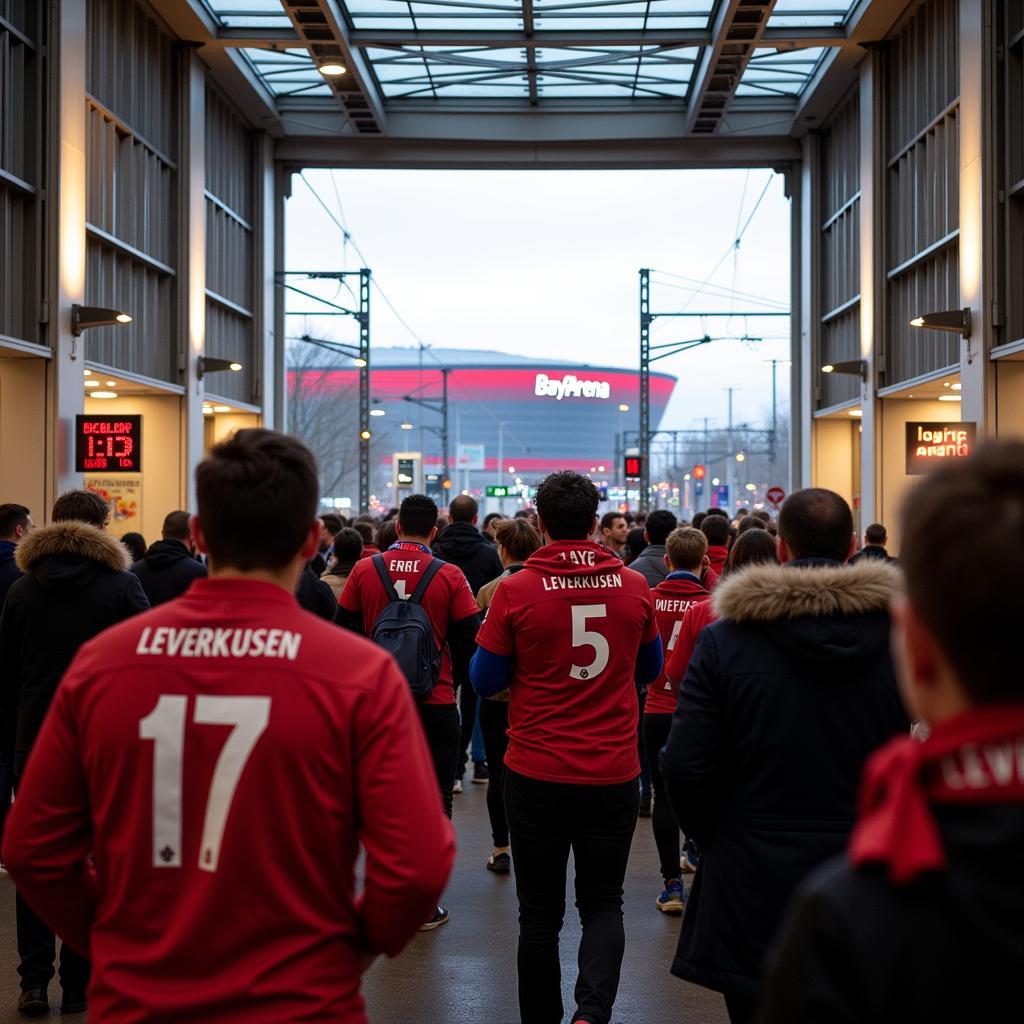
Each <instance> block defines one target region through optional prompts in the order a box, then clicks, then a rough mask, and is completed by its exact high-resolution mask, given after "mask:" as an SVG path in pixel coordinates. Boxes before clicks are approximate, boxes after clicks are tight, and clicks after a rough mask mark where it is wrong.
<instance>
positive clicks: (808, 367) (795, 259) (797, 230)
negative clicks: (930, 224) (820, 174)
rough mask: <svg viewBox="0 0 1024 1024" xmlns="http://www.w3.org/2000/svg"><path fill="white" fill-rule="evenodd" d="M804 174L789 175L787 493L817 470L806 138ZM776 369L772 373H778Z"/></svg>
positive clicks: (811, 196) (813, 180)
mask: <svg viewBox="0 0 1024 1024" xmlns="http://www.w3.org/2000/svg"><path fill="white" fill-rule="evenodd" d="M803 151H804V159H803V163H802V164H801V167H800V171H799V172H794V173H793V174H792V175H791V186H790V187H791V188H792V192H793V194H792V196H791V197H790V202H791V203H792V209H791V219H790V225H791V226H790V244H791V245H792V247H793V252H792V255H791V261H792V262H791V264H790V274H791V275H792V277H791V280H790V289H791V293H792V294H791V296H790V305H789V308H790V310H791V311H792V312H791V317H792V319H791V320H790V324H789V329H790V345H789V351H790V359H791V364H790V368H789V391H790V394H789V463H788V466H787V472H786V492H787V493H789V494H791V493H792V492H793V491H794V490H796V489H798V488H801V487H810V486H811V485H812V484H813V482H814V480H813V467H814V440H815V439H814V403H815V396H816V394H817V388H816V386H815V385H816V384H817V375H816V373H817V366H816V365H815V364H816V363H817V352H818V343H817V338H818V317H817V316H816V315H815V313H816V310H817V303H816V302H815V296H816V295H817V289H818V267H819V263H818V261H817V260H816V259H815V255H816V250H817V243H818V237H817V236H818V231H817V228H818V219H817V217H816V216H815V210H816V208H817V202H816V200H817V187H816V185H817V168H818V139H817V137H816V136H813V135H805V136H804V140H803ZM774 369H775V368H774V367H772V371H773V372H774Z"/></svg>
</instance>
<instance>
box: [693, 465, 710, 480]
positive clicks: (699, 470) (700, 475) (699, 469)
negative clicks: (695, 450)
mask: <svg viewBox="0 0 1024 1024" xmlns="http://www.w3.org/2000/svg"><path fill="white" fill-rule="evenodd" d="M707 473H708V471H707V470H706V469H705V468H704V467H703V466H701V465H697V466H694V467H693V479H694V480H703V479H704V477H706V476H707Z"/></svg>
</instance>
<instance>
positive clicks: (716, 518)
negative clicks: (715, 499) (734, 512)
mask: <svg viewBox="0 0 1024 1024" xmlns="http://www.w3.org/2000/svg"><path fill="white" fill-rule="evenodd" d="M716 511H717V509H711V511H710V512H708V514H707V515H706V516H705V517H704V519H703V520H702V521H701V524H700V531H701V533H703V534H704V536H705V537H707V539H708V565H709V571H708V578H707V584H708V586H709V587H713V586H714V585H715V584H716V583H717V582H718V578H719V577H720V576H721V575H722V573H723V572H724V571H725V563H726V562H727V561H728V560H729V539H730V537H731V536H732V529H731V527H730V526H729V520H728V519H727V518H726V517H725V516H724V515H712V514H711V512H716Z"/></svg>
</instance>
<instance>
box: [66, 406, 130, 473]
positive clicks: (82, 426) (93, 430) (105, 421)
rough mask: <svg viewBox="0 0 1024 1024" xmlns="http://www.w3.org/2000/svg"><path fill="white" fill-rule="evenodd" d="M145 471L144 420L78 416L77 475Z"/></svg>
mask: <svg viewBox="0 0 1024 1024" xmlns="http://www.w3.org/2000/svg"><path fill="white" fill-rule="evenodd" d="M97 471H98V472H102V473H139V472H141V471H142V417H141V416H76V417H75V472H77V473H94V472H97Z"/></svg>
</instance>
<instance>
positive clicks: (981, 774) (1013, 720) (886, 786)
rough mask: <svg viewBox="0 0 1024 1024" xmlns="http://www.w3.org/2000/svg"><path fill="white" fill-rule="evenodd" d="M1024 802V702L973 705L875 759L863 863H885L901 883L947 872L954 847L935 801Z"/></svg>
mask: <svg viewBox="0 0 1024 1024" xmlns="http://www.w3.org/2000/svg"><path fill="white" fill-rule="evenodd" d="M933 803H942V804H1014V803H1024V703H1018V704H1002V705H991V706H987V707H978V708H972V709H971V710H970V711H966V712H964V713H963V714H960V715H956V716H954V717H953V718H950V719H948V720H947V721H945V722H942V723H941V724H940V725H938V726H936V727H935V728H934V730H933V731H932V734H931V735H930V736H929V737H928V739H926V740H925V741H924V742H923V743H922V742H919V741H917V740H914V739H910V738H909V737H908V738H900V739H895V740H892V741H891V742H890V743H887V744H886V745H885V746H884V747H882V749H881V750H879V751H877V752H876V753H875V754H874V755H873V756H872V757H871V758H870V760H869V761H868V763H867V767H866V769H865V772H864V781H863V784H862V786H861V794H860V808H859V815H858V821H857V825H856V826H855V828H854V830H853V835H852V836H851V837H850V859H851V860H852V861H853V863H854V865H855V866H858V867H859V866H860V865H862V864H885V865H886V866H887V868H888V873H889V879H890V881H892V882H893V883H894V884H895V885H903V884H906V883H907V882H911V881H913V880H914V879H915V878H917V877H918V876H919V875H921V874H924V873H925V872H927V871H941V870H942V869H943V868H944V867H945V866H946V853H945V850H944V849H943V845H942V838H941V836H940V835H939V829H938V825H937V824H936V822H935V818H934V816H933V815H932V811H931V806H930V805H931V804H933Z"/></svg>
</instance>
